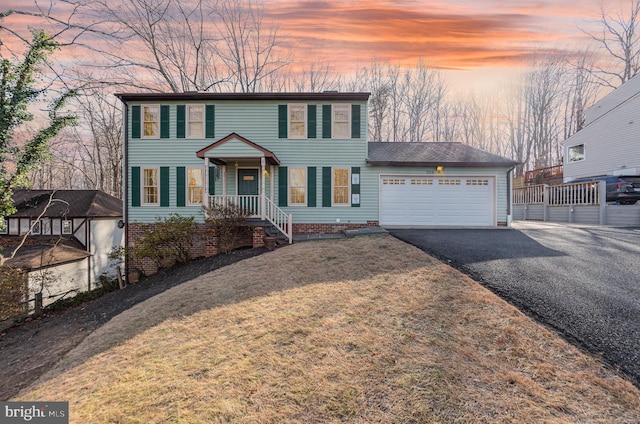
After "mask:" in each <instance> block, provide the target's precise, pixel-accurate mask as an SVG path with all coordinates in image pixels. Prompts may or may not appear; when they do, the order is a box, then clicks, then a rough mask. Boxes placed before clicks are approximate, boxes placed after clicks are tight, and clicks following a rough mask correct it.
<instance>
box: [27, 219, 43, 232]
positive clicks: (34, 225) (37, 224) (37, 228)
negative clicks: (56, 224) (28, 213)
mask: <svg viewBox="0 0 640 424" xmlns="http://www.w3.org/2000/svg"><path fill="white" fill-rule="evenodd" d="M40 225H41V223H40V221H35V222H34V221H31V223H30V228H31V234H33V235H40V233H41V230H42V229H41V227H40Z"/></svg>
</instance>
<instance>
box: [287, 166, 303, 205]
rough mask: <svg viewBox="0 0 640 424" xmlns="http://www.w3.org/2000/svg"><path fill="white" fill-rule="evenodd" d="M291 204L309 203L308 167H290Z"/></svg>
mask: <svg viewBox="0 0 640 424" xmlns="http://www.w3.org/2000/svg"><path fill="white" fill-rule="evenodd" d="M289 204H290V205H292V206H305V205H306V204H307V168H289Z"/></svg>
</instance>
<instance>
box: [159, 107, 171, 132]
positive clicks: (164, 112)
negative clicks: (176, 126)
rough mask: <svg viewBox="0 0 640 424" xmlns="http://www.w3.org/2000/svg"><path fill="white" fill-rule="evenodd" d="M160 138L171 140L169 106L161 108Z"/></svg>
mask: <svg viewBox="0 0 640 424" xmlns="http://www.w3.org/2000/svg"><path fill="white" fill-rule="evenodd" d="M160 138H169V105H162V106H160Z"/></svg>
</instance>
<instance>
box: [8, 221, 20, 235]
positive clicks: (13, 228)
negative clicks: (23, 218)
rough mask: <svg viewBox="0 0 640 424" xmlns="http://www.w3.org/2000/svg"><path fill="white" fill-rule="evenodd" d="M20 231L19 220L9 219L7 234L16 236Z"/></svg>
mask: <svg viewBox="0 0 640 424" xmlns="http://www.w3.org/2000/svg"><path fill="white" fill-rule="evenodd" d="M19 231H20V220H19V219H10V220H9V234H11V235H17V234H18V232H19Z"/></svg>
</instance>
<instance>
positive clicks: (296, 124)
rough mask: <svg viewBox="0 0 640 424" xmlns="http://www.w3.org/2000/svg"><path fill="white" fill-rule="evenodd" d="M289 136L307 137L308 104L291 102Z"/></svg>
mask: <svg viewBox="0 0 640 424" xmlns="http://www.w3.org/2000/svg"><path fill="white" fill-rule="evenodd" d="M288 110H289V138H307V105H306V104H289V108H288Z"/></svg>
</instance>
